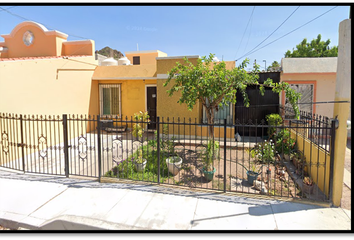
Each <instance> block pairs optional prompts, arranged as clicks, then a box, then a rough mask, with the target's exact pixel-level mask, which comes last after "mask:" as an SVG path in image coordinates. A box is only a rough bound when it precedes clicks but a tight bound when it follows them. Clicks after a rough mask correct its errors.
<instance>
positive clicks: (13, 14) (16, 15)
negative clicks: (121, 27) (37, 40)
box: [0, 7, 88, 39]
mask: <svg viewBox="0 0 354 240" xmlns="http://www.w3.org/2000/svg"><path fill="white" fill-rule="evenodd" d="M0 9H2V11H5V12H7V13H8V14H11V15H12V16H15V17H18V18H21V19H23V20H25V21H32V22H37V21H33V20H31V19H28V18H25V17H22V16H20V15H18V14H15V13H13V12H10V11H8V10H7V9H9V8H7V9H5V8H2V7H0ZM37 23H40V22H37ZM40 24H42V23H40ZM42 25H44V26H46V27H47V28H49V29H52V30H55V28H52V27H50V26H48V25H46V24H42ZM68 34H69V35H70V36H71V37H76V38H81V39H88V38H85V37H80V36H77V35H74V34H70V33H68Z"/></svg>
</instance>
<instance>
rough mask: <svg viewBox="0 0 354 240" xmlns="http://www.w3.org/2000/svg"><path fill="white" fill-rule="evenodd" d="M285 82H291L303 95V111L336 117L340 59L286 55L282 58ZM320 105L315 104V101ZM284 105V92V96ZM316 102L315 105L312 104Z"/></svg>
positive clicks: (301, 107)
mask: <svg viewBox="0 0 354 240" xmlns="http://www.w3.org/2000/svg"><path fill="white" fill-rule="evenodd" d="M281 68H282V72H281V81H282V82H287V83H289V84H290V86H291V87H292V88H294V89H296V91H298V92H300V93H301V94H302V97H301V99H300V104H299V109H300V111H306V112H310V113H312V114H317V115H320V116H325V117H329V118H332V117H333V106H334V105H333V103H327V104H322V103H323V102H330V101H334V94H335V89H336V77H337V58H336V57H325V58H283V59H282V61H281ZM316 102H317V103H318V104H315V103H316ZM281 103H282V104H283V105H284V104H286V102H285V97H284V93H283V94H282V95H281ZM309 103H313V104H309Z"/></svg>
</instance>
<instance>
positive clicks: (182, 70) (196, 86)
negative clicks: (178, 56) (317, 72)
mask: <svg viewBox="0 0 354 240" xmlns="http://www.w3.org/2000/svg"><path fill="white" fill-rule="evenodd" d="M213 57H214V54H210V55H209V57H208V58H207V57H205V56H204V57H201V58H199V59H198V60H197V64H196V65H193V64H192V63H191V62H190V61H188V59H187V58H184V63H183V64H181V63H179V62H177V63H176V66H175V67H174V68H172V69H171V71H170V72H169V73H168V79H167V81H166V82H165V83H164V87H167V86H168V85H169V83H170V82H171V80H172V79H174V82H172V86H170V89H169V90H167V93H168V94H169V96H172V95H173V94H174V93H175V92H181V97H180V98H179V100H178V102H179V103H180V104H182V103H185V104H187V107H188V109H189V110H192V109H193V107H194V106H195V104H196V103H197V101H199V102H200V103H201V104H202V105H203V106H204V107H205V110H206V115H207V119H208V124H209V129H208V130H209V136H210V137H212V138H214V126H213V124H214V114H215V111H217V110H218V109H219V107H221V106H222V105H223V104H224V105H225V106H228V104H229V103H233V104H235V103H236V93H237V91H240V92H241V93H242V96H243V100H244V104H245V106H246V107H248V106H249V99H248V95H247V93H246V87H247V86H248V85H259V86H260V87H259V89H260V93H261V94H262V95H263V94H264V87H265V86H267V87H271V88H272V90H273V92H276V93H280V92H281V91H285V96H286V98H287V99H288V100H289V102H290V103H291V104H292V107H293V109H294V111H295V115H296V116H298V115H299V110H298V106H297V104H296V103H297V101H298V99H299V98H300V94H299V93H296V92H295V91H294V90H293V89H291V88H290V87H289V84H288V83H285V82H281V83H273V81H272V80H271V79H269V78H268V79H267V80H266V81H265V82H264V84H259V83H258V78H259V76H258V73H259V65H257V64H254V66H253V69H252V71H251V72H247V71H246V70H245V68H246V67H247V64H248V63H249V59H246V60H244V61H243V62H242V63H241V65H240V66H239V67H235V68H233V69H231V70H228V69H226V64H225V62H224V61H221V62H213Z"/></svg>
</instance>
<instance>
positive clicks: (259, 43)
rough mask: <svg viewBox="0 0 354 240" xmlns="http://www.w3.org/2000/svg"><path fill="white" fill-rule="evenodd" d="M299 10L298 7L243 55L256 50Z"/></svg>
mask: <svg viewBox="0 0 354 240" xmlns="http://www.w3.org/2000/svg"><path fill="white" fill-rule="evenodd" d="M299 8H300V6H298V7H297V8H296V9H295V10H294V11H293V12H292V13H291V14H290V15H289V16H288V17H287V18H286V19H285V20H284V21H283V22H282V23H281V24H280V25H279V26H278V27H277V28H276V29H275V30H274V31H273V32H272V33H271V34H270V35H269V36H268V37H266V38H265V39H264V40H263V41H262V42H260V43H259V44H258V45H257V46H255V47H254V48H253V49H252V50H250V51H248V52H247V53H246V54H245V55H247V54H249V53H250V52H252V51H253V50H254V49H256V48H257V47H258V46H259V45H261V44H262V43H264V42H265V41H266V40H267V39H268V38H270V37H271V36H272V35H273V34H274V33H275V32H276V31H277V30H278V29H279V28H280V27H281V26H282V25H283V24H284V23H285V22H286V21H288V19H289V18H290V17H291V16H292V15H293V14H294V13H295V12H296V11H297V10H298V9H299Z"/></svg>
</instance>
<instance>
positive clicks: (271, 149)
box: [250, 139, 275, 163]
mask: <svg viewBox="0 0 354 240" xmlns="http://www.w3.org/2000/svg"><path fill="white" fill-rule="evenodd" d="M250 154H251V156H252V157H253V158H256V159H257V160H258V161H259V162H261V163H274V161H275V146H274V143H273V140H272V139H271V140H269V142H267V140H266V141H264V142H262V143H258V144H256V145H255V146H254V147H253V148H252V149H251V150H250Z"/></svg>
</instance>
